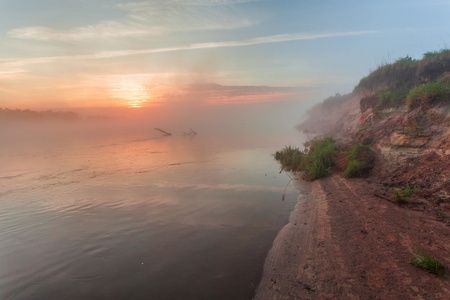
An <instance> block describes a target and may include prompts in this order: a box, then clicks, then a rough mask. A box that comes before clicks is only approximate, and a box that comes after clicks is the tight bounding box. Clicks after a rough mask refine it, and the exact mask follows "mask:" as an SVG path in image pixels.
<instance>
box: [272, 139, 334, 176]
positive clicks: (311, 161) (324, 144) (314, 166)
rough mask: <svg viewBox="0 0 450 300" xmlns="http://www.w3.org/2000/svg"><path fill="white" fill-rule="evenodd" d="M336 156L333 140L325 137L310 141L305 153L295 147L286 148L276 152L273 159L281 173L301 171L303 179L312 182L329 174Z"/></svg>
mask: <svg viewBox="0 0 450 300" xmlns="http://www.w3.org/2000/svg"><path fill="white" fill-rule="evenodd" d="M336 155H337V148H336V144H335V141H334V138H333V137H331V136H325V137H323V138H320V139H315V140H313V141H311V145H310V147H309V150H308V151H306V152H305V153H304V152H301V151H300V150H299V149H298V148H296V147H292V146H287V147H284V148H283V149H282V150H280V151H277V152H276V153H275V154H274V157H275V160H276V161H277V162H278V163H280V165H281V171H287V172H300V171H301V172H303V174H302V178H303V179H305V180H314V179H318V178H322V177H324V176H326V175H327V174H328V173H329V171H330V168H331V167H332V166H334V164H335V158H336ZM281 171H280V172H281Z"/></svg>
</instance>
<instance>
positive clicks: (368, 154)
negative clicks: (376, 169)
mask: <svg viewBox="0 0 450 300" xmlns="http://www.w3.org/2000/svg"><path fill="white" fill-rule="evenodd" d="M345 161H348V164H347V165H346V166H344V176H345V177H346V178H351V177H359V176H362V175H364V174H365V173H367V172H368V171H369V170H370V169H371V168H372V164H371V162H372V161H373V152H372V150H371V149H370V147H369V146H368V145H361V144H355V145H353V146H352V148H351V149H350V151H347V152H346V153H345Z"/></svg>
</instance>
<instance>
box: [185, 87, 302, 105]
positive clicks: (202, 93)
mask: <svg viewBox="0 0 450 300" xmlns="http://www.w3.org/2000/svg"><path fill="white" fill-rule="evenodd" d="M308 88H310V87H279V86H226V85H220V84H216V83H204V84H190V85H187V86H185V87H184V93H186V95H188V96H189V97H190V98H195V99H200V100H203V101H205V103H207V104H210V105H220V104H244V103H256V102H269V101H283V100H292V99H298V98H299V96H300V95H302V94H305V93H307V92H308Z"/></svg>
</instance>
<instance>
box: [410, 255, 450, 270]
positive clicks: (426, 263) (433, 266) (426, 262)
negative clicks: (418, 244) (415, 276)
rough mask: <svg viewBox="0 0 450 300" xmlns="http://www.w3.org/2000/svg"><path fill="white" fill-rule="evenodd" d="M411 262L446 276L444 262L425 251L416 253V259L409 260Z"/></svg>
mask: <svg viewBox="0 0 450 300" xmlns="http://www.w3.org/2000/svg"><path fill="white" fill-rule="evenodd" d="M409 263H411V264H413V265H414V266H416V267H420V268H422V269H426V270H428V271H429V272H431V273H433V274H436V275H438V276H444V271H445V266H444V264H443V263H441V262H440V261H438V260H437V259H436V258H434V257H432V256H431V255H429V254H426V253H424V252H423V251H420V254H414V259H413V260H411V261H409Z"/></svg>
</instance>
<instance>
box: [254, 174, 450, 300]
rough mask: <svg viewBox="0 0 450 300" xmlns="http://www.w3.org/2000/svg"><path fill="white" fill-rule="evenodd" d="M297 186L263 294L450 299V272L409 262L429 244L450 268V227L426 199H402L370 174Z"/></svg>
mask: <svg viewBox="0 0 450 300" xmlns="http://www.w3.org/2000/svg"><path fill="white" fill-rule="evenodd" d="M296 187H297V188H298V189H299V191H300V196H299V201H298V203H297V205H296V206H295V209H294V211H293V212H292V213H291V215H290V220H289V223H288V224H287V225H286V226H284V228H283V229H282V230H281V231H280V233H279V234H278V236H277V237H276V239H275V241H274V243H273V247H272V249H271V250H270V252H269V254H268V257H267V258H266V261H265V265H264V273H263V277H262V280H261V283H260V285H259V287H258V289H257V291H256V296H255V299H264V300H266V299H450V280H449V279H448V278H445V277H444V278H442V277H438V276H436V275H434V274H431V273H429V272H427V271H426V270H423V269H420V268H417V267H414V266H413V265H412V264H410V263H408V261H410V260H411V259H412V258H413V254H417V253H419V251H420V250H423V251H425V252H426V253H429V254H431V255H433V256H434V257H436V258H438V259H439V260H440V261H441V262H442V263H444V264H445V265H446V266H447V267H450V227H449V226H448V225H447V224H448V222H447V223H446V222H443V221H442V220H441V219H440V218H438V217H436V215H434V214H431V213H430V212H429V211H428V209H427V207H426V206H421V205H420V204H419V205H408V207H404V206H403V207H402V206H399V205H397V204H395V203H392V202H390V201H387V200H386V199H382V198H379V197H376V196H375V195H374V191H375V190H376V189H377V186H376V185H375V184H374V183H371V182H370V181H369V180H366V179H352V180H347V179H344V178H342V177H340V176H339V175H332V176H330V177H327V178H324V179H321V180H317V181H314V182H310V183H301V182H296ZM449 273H450V272H448V270H447V274H446V276H447V277H450V276H449Z"/></svg>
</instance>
